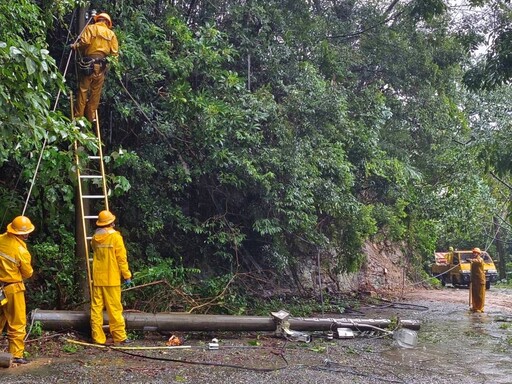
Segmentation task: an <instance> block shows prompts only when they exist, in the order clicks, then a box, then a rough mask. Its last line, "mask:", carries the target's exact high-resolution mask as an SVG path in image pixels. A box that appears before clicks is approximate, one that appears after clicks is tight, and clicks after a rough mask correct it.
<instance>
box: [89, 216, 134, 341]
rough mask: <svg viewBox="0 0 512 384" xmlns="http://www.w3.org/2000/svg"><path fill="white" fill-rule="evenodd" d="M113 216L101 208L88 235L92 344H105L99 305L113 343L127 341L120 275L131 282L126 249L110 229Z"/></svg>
mask: <svg viewBox="0 0 512 384" xmlns="http://www.w3.org/2000/svg"><path fill="white" fill-rule="evenodd" d="M115 220H116V217H115V216H114V215H113V214H112V213H111V212H110V211H107V210H105V211H101V212H100V213H99V214H98V220H97V221H96V226H97V227H98V228H97V229H96V232H95V233H94V236H93V237H92V249H93V251H94V255H93V261H92V280H93V282H92V295H91V296H92V297H91V332H92V339H93V341H94V342H95V343H96V344H105V343H106V341H107V338H106V336H105V332H104V331H103V308H105V309H106V310H107V314H108V319H109V328H110V334H111V335H112V339H113V341H114V343H115V344H116V343H119V344H127V343H130V342H131V340H130V339H128V338H127V336H126V327H125V321H124V317H123V305H122V303H121V278H123V280H124V283H125V284H127V285H129V284H130V283H131V277H132V274H131V272H130V269H129V266H128V260H127V257H126V248H125V246H124V241H123V237H122V236H121V233H119V232H118V231H116V230H115V229H114V221H115Z"/></svg>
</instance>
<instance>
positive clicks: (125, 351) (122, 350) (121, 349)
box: [65, 339, 289, 372]
mask: <svg viewBox="0 0 512 384" xmlns="http://www.w3.org/2000/svg"><path fill="white" fill-rule="evenodd" d="M65 340H66V341H67V342H69V343H73V344H79V345H83V346H88V347H95V348H101V349H111V350H114V351H117V352H120V353H123V354H125V355H129V356H133V357H138V358H141V359H148V360H156V361H171V362H175V363H183V364H191V365H207V366H215V367H226V368H236V369H243V370H248V371H256V372H274V371H279V370H282V369H285V368H287V367H288V366H289V363H288V360H286V358H285V356H284V349H285V346H286V344H285V345H284V346H283V348H282V350H281V351H280V353H277V355H279V356H280V357H281V358H282V359H283V360H284V362H285V364H284V365H282V366H279V367H274V368H256V367H247V366H244V365H236V364H224V363H214V362H208V361H192V360H182V359H172V358H163V357H154V356H147V355H142V354H139V353H134V352H129V350H135V349H142V350H153V349H191V348H192V346H190V345H181V346H166V347H119V346H109V345H103V344H91V343H86V342H82V341H77V340H72V339H65ZM232 347H233V348H237V346H232ZM201 348H202V347H201ZM252 348H260V349H263V348H261V347H252Z"/></svg>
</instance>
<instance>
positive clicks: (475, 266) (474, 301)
mask: <svg viewBox="0 0 512 384" xmlns="http://www.w3.org/2000/svg"><path fill="white" fill-rule="evenodd" d="M481 254H482V251H481V250H480V248H473V258H472V259H469V262H470V263H471V311H473V312H478V313H481V312H483V311H484V304H485V271H484V259H482V257H481Z"/></svg>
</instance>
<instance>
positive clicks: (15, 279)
mask: <svg viewBox="0 0 512 384" xmlns="http://www.w3.org/2000/svg"><path fill="white" fill-rule="evenodd" d="M34 229H35V227H34V225H33V224H32V222H31V221H30V219H29V218H28V217H26V216H18V217H16V218H15V219H14V220H13V221H12V222H11V223H10V224H9V225H7V232H5V233H4V234H2V235H0V286H1V287H2V289H3V292H4V295H5V298H6V299H7V302H6V303H5V304H4V305H1V306H0V324H2V328H3V325H4V324H7V339H8V340H9V353H10V354H11V355H12V356H13V363H16V364H26V363H27V362H28V361H27V360H26V359H25V358H24V357H23V352H24V351H25V336H26V334H27V330H26V327H27V314H26V306H25V284H24V283H23V279H28V278H29V277H31V276H32V273H33V272H34V270H33V269H32V264H31V263H32V257H31V255H30V252H29V251H28V250H27V245H26V243H25V241H26V240H27V239H28V236H29V234H30V233H31V232H32V231H33V230H34Z"/></svg>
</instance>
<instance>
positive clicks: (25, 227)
mask: <svg viewBox="0 0 512 384" xmlns="http://www.w3.org/2000/svg"><path fill="white" fill-rule="evenodd" d="M34 229H36V227H34V224H32V222H31V221H30V219H29V218H28V217H26V216H18V217H15V218H14V220H13V221H12V223H10V224H9V225H7V232H9V233H13V234H15V235H28V234H29V233H30V232H32V231H33V230H34Z"/></svg>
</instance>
